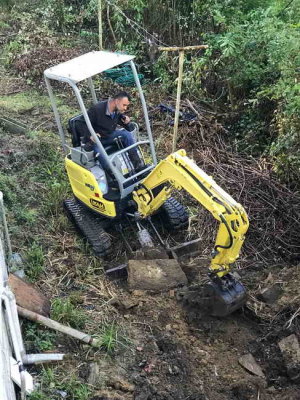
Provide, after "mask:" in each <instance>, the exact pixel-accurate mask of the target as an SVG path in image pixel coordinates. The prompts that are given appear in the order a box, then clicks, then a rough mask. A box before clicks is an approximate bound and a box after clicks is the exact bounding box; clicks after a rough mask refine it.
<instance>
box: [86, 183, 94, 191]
mask: <svg viewBox="0 0 300 400" xmlns="http://www.w3.org/2000/svg"><path fill="white" fill-rule="evenodd" d="M85 186H86V187H88V188H90V189H91V191H92V192H93V191H94V190H95V187H94V186H93V185H91V184H89V183H85Z"/></svg>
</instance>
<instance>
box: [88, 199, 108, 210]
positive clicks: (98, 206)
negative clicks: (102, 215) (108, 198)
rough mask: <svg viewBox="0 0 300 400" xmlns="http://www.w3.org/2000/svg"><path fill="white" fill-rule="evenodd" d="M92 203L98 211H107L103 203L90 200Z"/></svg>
mask: <svg viewBox="0 0 300 400" xmlns="http://www.w3.org/2000/svg"><path fill="white" fill-rule="evenodd" d="M90 203H91V205H92V206H93V207H95V208H97V210H100V211H105V205H104V204H103V203H102V202H101V201H98V200H95V199H90Z"/></svg>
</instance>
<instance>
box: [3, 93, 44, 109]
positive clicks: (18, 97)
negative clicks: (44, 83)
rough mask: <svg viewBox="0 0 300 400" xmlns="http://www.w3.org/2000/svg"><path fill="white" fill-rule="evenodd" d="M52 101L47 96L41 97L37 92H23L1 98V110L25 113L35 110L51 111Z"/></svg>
mask: <svg viewBox="0 0 300 400" xmlns="http://www.w3.org/2000/svg"><path fill="white" fill-rule="evenodd" d="M49 107H50V101H49V99H48V98H47V97H46V96H41V95H39V94H38V93H37V92H34V91H31V92H22V93H16V94H13V95H9V96H0V108H4V109H5V110H7V111H13V112H17V113H24V112H28V111H31V110H32V109H34V108H45V109H49Z"/></svg>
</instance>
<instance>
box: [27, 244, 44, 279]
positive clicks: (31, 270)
mask: <svg viewBox="0 0 300 400" xmlns="http://www.w3.org/2000/svg"><path fill="white" fill-rule="evenodd" d="M44 261H45V256H44V252H43V248H42V246H41V245H39V244H38V243H37V242H33V243H32V245H31V246H30V247H29V248H28V250H27V253H26V275H27V276H28V278H29V279H30V281H32V282H34V281H36V280H37V279H38V278H39V277H40V275H41V273H42V272H43V271H44Z"/></svg>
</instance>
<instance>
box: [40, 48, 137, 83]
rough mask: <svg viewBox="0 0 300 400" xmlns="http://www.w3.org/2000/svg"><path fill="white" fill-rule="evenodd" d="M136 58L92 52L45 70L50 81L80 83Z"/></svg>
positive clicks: (106, 52)
mask: <svg viewBox="0 0 300 400" xmlns="http://www.w3.org/2000/svg"><path fill="white" fill-rule="evenodd" d="M133 59H134V56H130V55H127V54H120V53H111V52H108V51H91V52H90V53H86V54H83V55H82V56H79V57H76V58H73V59H72V60H69V61H66V62H63V63H61V64H58V65H56V66H54V67H50V68H48V69H46V70H45V72H44V74H45V76H46V77H47V78H49V79H55V80H57V81H65V80H67V81H72V82H73V83H77V82H80V81H82V80H84V79H87V78H90V77H92V76H94V75H96V74H99V73H100V72H103V71H105V70H107V69H110V68H114V67H117V66H118V65H121V64H124V63H125V62H128V61H130V60H133Z"/></svg>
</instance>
